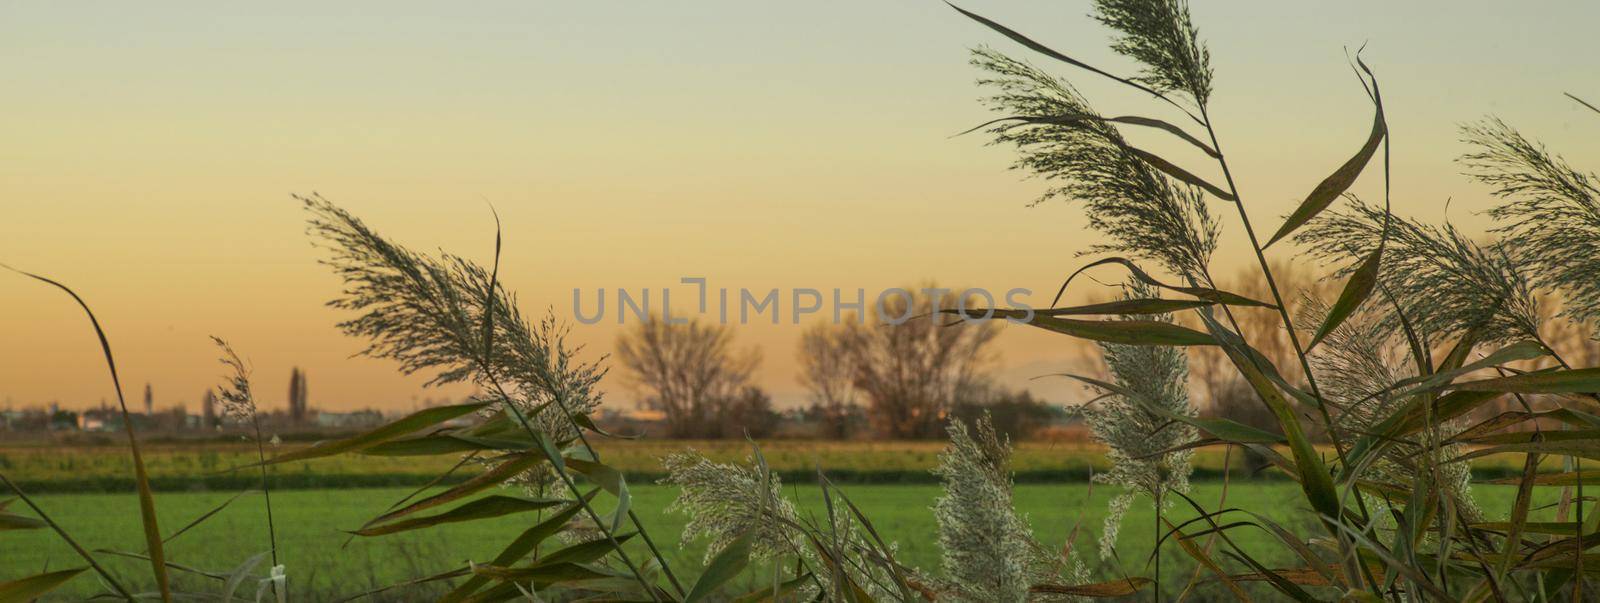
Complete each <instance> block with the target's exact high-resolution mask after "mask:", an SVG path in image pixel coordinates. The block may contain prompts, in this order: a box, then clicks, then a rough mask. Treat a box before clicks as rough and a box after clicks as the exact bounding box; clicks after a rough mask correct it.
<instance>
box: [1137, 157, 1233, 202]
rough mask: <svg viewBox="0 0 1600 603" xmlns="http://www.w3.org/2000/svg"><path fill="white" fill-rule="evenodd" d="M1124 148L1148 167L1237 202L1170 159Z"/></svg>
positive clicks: (1224, 199) (1222, 198) (1229, 195)
mask: <svg viewBox="0 0 1600 603" xmlns="http://www.w3.org/2000/svg"><path fill="white" fill-rule="evenodd" d="M1125 148H1127V149H1128V152H1130V153H1133V154H1134V156H1136V157H1138V158H1139V159H1141V160H1143V161H1144V162H1145V163H1148V164H1150V167H1153V168H1155V169H1157V170H1161V173H1163V174H1166V175H1168V176H1171V177H1173V178H1175V179H1177V180H1178V181H1180V182H1183V183H1185V184H1192V185H1194V186H1198V187H1200V188H1201V189H1204V190H1205V191H1206V192H1208V193H1211V196H1213V197H1216V198H1218V199H1221V200H1223V201H1233V202H1238V201H1239V198H1238V197H1235V196H1233V195H1232V194H1229V193H1228V191H1225V190H1222V189H1221V188H1218V187H1217V185H1215V184H1212V183H1210V182H1206V180H1205V179H1204V178H1201V177H1199V176H1196V175H1194V174H1192V173H1190V172H1189V171H1188V170H1185V169H1183V168H1181V167H1178V166H1177V165H1176V164H1174V163H1172V162H1170V161H1167V160H1166V159H1162V158H1161V157H1160V156H1158V155H1156V154H1154V153H1151V152H1149V151H1145V150H1143V149H1139V148H1136V147H1125Z"/></svg>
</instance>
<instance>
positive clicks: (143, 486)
mask: <svg viewBox="0 0 1600 603" xmlns="http://www.w3.org/2000/svg"><path fill="white" fill-rule="evenodd" d="M0 267H4V268H7V269H9V270H11V271H13V272H16V273H18V274H21V275H23V276H27V277H29V278H32V279H34V280H38V281H40V282H43V283H45V284H48V285H51V286H53V287H55V288H57V289H60V290H62V291H65V292H66V294H67V295H70V296H72V300H73V301H75V302H77V303H78V307H80V308H83V313H84V314H86V315H88V317H89V324H90V325H91V326H93V327H94V334H95V336H96V337H98V338H99V339H100V351H101V352H102V353H103V354H104V355H105V359H106V368H107V369H109V370H110V371H111V385H112V387H113V388H114V389H115V390H116V393H117V403H118V404H119V405H120V406H121V407H122V425H123V429H124V431H126V432H127V434H128V448H129V450H130V451H131V452H132V454H133V475H134V481H135V482H136V484H137V486H138V491H139V518H140V521H141V522H142V523H143V524H144V540H145V546H146V547H147V548H146V550H148V551H149V552H150V566H151V571H152V572H153V573H154V574H155V579H156V588H157V589H158V590H159V591H160V593H161V600H162V601H164V602H167V603H170V602H171V601H172V587H171V585H170V584H169V583H168V581H169V580H168V576H167V566H166V563H165V562H166V552H165V551H164V550H163V549H162V546H161V528H160V527H159V526H158V525H157V524H156V500H155V495H154V494H153V493H152V491H151V490H150V475H149V473H148V472H147V471H146V470H145V466H144V454H143V453H142V452H141V451H140V450H139V438H138V436H136V435H134V432H133V419H132V417H131V415H130V414H129V413H128V401H127V399H126V398H124V397H123V395H122V379H121V378H120V377H118V376H117V361H116V359H115V358H113V357H112V354H111V341H110V340H109V339H107V338H106V332H105V330H104V329H102V328H100V319H98V318H95V315H94V311H93V310H90V309H89V304H88V302H85V301H83V298H82V297H79V296H78V293H77V292H76V291H73V290H72V288H70V287H68V286H66V285H63V284H61V283H59V282H56V281H54V280H51V279H49V278H45V277H43V276H39V275H37V274H33V273H31V272H23V271H21V270H17V269H16V268H12V267H10V266H6V265H4V264H0Z"/></svg>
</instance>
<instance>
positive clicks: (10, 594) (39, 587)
mask: <svg viewBox="0 0 1600 603" xmlns="http://www.w3.org/2000/svg"><path fill="white" fill-rule="evenodd" d="M86 569H89V568H86V567H80V568H78V569H69V570H60V571H55V572H49V573H44V574H39V575H36V576H28V577H26V578H21V579H18V580H12V581H10V582H0V603H26V602H27V601H32V600H34V599H37V598H39V597H42V596H44V595H45V593H48V592H50V591H52V590H55V589H56V588H57V587H59V586H61V585H62V584H66V582H67V581H68V580H71V579H73V578H74V577H76V576H77V575H78V574H81V573H83V571H84V570H86Z"/></svg>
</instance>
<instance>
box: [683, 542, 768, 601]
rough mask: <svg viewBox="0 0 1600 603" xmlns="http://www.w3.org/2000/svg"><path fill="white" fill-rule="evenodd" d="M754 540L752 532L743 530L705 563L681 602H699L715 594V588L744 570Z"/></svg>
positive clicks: (748, 561)
mask: <svg viewBox="0 0 1600 603" xmlns="http://www.w3.org/2000/svg"><path fill="white" fill-rule="evenodd" d="M754 540H755V533H754V532H745V533H744V534H742V535H740V536H739V537H738V538H735V539H733V542H730V543H728V546H726V547H723V549H722V550H721V551H719V552H718V553H717V556H716V557H713V558H712V559H711V562H710V563H707V564H706V569H705V571H703V572H701V573H700V578H699V579H697V580H695V581H694V586H691V587H689V594H688V595H685V596H684V598H683V603H699V602H700V601H705V600H707V599H708V598H710V597H711V596H712V595H713V594H716V592H717V589H718V588H721V587H722V585H724V584H727V583H728V581H730V580H732V579H734V578H735V577H737V576H738V575H739V572H742V571H744V568H745V566H746V565H749V563H750V544H751V542H753V541H754Z"/></svg>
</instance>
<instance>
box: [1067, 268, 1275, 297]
mask: <svg viewBox="0 0 1600 603" xmlns="http://www.w3.org/2000/svg"><path fill="white" fill-rule="evenodd" d="M1106 264H1121V265H1122V266H1123V267H1124V268H1127V269H1128V272H1129V273H1130V274H1132V275H1133V277H1134V278H1136V279H1139V280H1140V281H1142V282H1144V283H1146V284H1148V285H1150V286H1152V287H1159V288H1162V289H1166V290H1168V291H1176V292H1178V293H1182V294H1185V295H1192V296H1194V297H1197V298H1200V299H1203V300H1206V301H1210V302H1215V303H1219V304H1228V305H1231V306H1255V307H1260V308H1277V306H1274V305H1272V304H1269V303H1266V302H1259V301H1256V300H1253V299H1250V298H1248V297H1245V296H1243V295H1238V294H1235V293H1229V292H1227V291H1221V290H1217V289H1211V288H1207V287H1179V286H1176V285H1168V284H1166V283H1163V282H1161V281H1158V280H1156V279H1155V278H1154V277H1152V276H1150V274H1149V273H1147V272H1145V271H1144V270H1143V269H1142V268H1139V265H1138V264H1135V263H1133V262H1132V261H1131V260H1128V259H1127V258H1122V257H1109V258H1104V259H1100V260H1095V261H1093V262H1090V263H1089V264H1087V265H1085V266H1084V267H1082V268H1079V269H1077V270H1076V271H1074V272H1073V273H1072V274H1071V275H1070V276H1068V277H1067V280H1066V281H1065V282H1063V283H1061V289H1059V290H1057V291H1056V297H1055V299H1054V300H1051V302H1050V305H1052V306H1054V305H1056V304H1057V303H1059V302H1060V301H1061V296H1062V295H1063V294H1065V293H1066V292H1067V285H1071V284H1072V279H1074V278H1077V276H1078V275H1079V274H1083V272H1084V271H1085V270H1088V269H1090V268H1094V267H1096V266H1103V265H1106Z"/></svg>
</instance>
